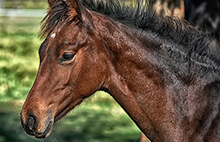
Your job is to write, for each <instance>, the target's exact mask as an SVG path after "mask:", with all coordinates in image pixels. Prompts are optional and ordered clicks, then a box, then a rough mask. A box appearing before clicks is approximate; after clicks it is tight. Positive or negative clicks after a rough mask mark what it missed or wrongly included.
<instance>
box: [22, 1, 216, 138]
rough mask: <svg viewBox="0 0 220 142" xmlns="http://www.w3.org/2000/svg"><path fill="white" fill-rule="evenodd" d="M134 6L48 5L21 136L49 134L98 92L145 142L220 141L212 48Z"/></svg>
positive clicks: (178, 24)
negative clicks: (117, 108) (110, 100)
mask: <svg viewBox="0 0 220 142" xmlns="http://www.w3.org/2000/svg"><path fill="white" fill-rule="evenodd" d="M141 2H142V1H140V2H139V4H137V5H136V6H133V7H132V6H126V5H124V4H121V3H119V1H118V0H106V1H102V0H99V1H97V0H80V1H79V0H48V3H49V10H48V13H47V15H46V16H45V18H44V24H43V26H42V32H41V35H42V37H45V40H44V41H43V43H42V44H41V46H40V48H39V58H40V65H39V69H38V73H37V76H36V80H35V82H34V84H33V86H32V88H31V90H30V92H29V94H28V96H27V98H26V101H25V102H24V104H23V107H22V111H21V124H22V126H23V128H24V130H25V131H26V133H27V134H29V135H32V136H34V137H36V138H45V137H47V136H49V135H50V133H51V131H52V128H53V126H54V124H55V123H56V122H57V121H58V120H60V119H61V118H62V117H64V116H65V115H66V114H67V113H68V112H69V111H70V110H72V109H73V108H74V107H75V106H77V105H80V103H81V102H82V101H83V100H84V99H86V98H88V97H90V96H91V95H92V94H94V93H95V92H96V91H97V90H103V91H105V92H108V93H109V94H110V95H111V96H112V97H113V98H114V99H115V100H116V102H117V103H119V104H120V106H121V107H122V108H123V109H124V110H125V112H126V113H127V114H128V115H129V116H130V118H131V119H132V120H133V121H134V123H136V125H137V126H138V127H139V128H140V130H141V131H142V132H143V133H144V134H145V135H146V136H147V137H148V138H149V139H150V140H151V141H157V142H159V141H168V142H182V141H184V142H185V141H199V142H201V141H206V142H208V141H210V142H218V141H220V111H219V109H220V94H219V93H220V51H219V49H220V48H219V46H218V44H217V43H215V40H214V39H213V38H212V37H210V36H209V35H207V34H205V33H203V32H202V31H199V30H196V29H195V28H194V27H192V26H191V25H190V24H189V23H188V22H186V21H181V20H179V19H177V18H174V17H162V16H158V15H156V14H155V12H153V11H152V10H150V8H146V7H145V6H143V5H141ZM146 5H147V4H146Z"/></svg>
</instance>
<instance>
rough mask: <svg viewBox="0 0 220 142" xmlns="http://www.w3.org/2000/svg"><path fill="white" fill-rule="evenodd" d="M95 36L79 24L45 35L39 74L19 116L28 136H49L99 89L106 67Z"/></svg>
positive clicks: (64, 25) (74, 23)
mask: <svg viewBox="0 0 220 142" xmlns="http://www.w3.org/2000/svg"><path fill="white" fill-rule="evenodd" d="M94 36H95V34H94V33H92V29H88V26H85V24H83V23H81V24H79V21H78V20H75V21H73V22H72V23H71V24H67V23H63V24H62V25H60V26H57V27H55V28H54V29H53V30H52V31H51V32H50V34H48V36H47V38H46V40H45V41H44V42H43V43H42V45H41V47H40V49H39V56H40V66H39V70H38V74H37V77H36V80H35V83H34V85H33V87H32V89H31V91H30V92H29V95H28V97H27V99H26V101H25V103H24V106H23V109H22V113H21V121H22V125H23V127H24V129H25V131H26V132H27V133H28V134H30V135H34V136H35V137H37V138H44V137H46V136H48V135H49V134H50V132H51V130H52V126H53V124H54V122H56V121H58V120H59V119H60V118H62V117H63V116H64V115H65V114H66V113H67V112H69V111H70V110H71V109H72V108H73V107H74V106H76V105H77V104H79V103H80V102H82V100H83V99H84V98H86V97H89V96H90V95H91V94H93V93H94V92H95V91H96V90H98V89H100V87H101V86H102V84H103V81H104V78H105V73H104V72H105V63H104V60H103V58H104V55H103V53H102V52H101V51H100V49H99V45H98V44H99V42H98V41H97V40H96V38H95V37H94Z"/></svg>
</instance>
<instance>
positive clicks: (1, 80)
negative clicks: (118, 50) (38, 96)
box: [0, 17, 140, 142]
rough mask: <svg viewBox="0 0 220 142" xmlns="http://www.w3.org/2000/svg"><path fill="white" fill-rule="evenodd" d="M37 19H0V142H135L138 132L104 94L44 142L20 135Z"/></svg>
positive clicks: (33, 63) (77, 111)
mask: <svg viewBox="0 0 220 142" xmlns="http://www.w3.org/2000/svg"><path fill="white" fill-rule="evenodd" d="M40 20H41V19H40V18H6V17H0V142H21V141H28V142H35V141H49V142H50V141H51V142H112V141H114V142H124V141H125V142H137V141H139V140H140V130H139V129H138V128H137V127H136V126H135V124H134V123H133V122H132V121H131V119H130V118H129V117H128V116H127V114H125V112H124V111H123V110H122V109H121V107H120V106H119V105H118V104H116V103H115V101H114V100H113V99H112V98H111V97H110V96H109V95H107V94H106V93H104V92H98V93H96V95H95V96H94V97H92V98H91V99H89V100H87V101H86V102H85V103H83V104H82V105H80V106H79V107H78V108H76V109H74V110H73V111H72V112H70V113H69V114H68V115H67V116H66V118H64V119H62V120H61V121H60V122H59V123H58V124H56V125H55V128H54V130H53V132H52V134H51V136H50V137H49V138H47V139H46V140H36V139H34V138H33V137H30V136H27V135H26V134H25V133H24V132H23V130H22V128H21V125H20V115H19V113H20V110H21V105H22V103H23V101H24V99H25V98H26V96H27V94H28V92H29V90H30V88H31V86H32V84H33V81H34V80H35V76H36V73H37V69H38V64H39V59H38V47H39V46H40V44H41V42H42V41H41V40H40V39H39V38H38V32H39V28H40Z"/></svg>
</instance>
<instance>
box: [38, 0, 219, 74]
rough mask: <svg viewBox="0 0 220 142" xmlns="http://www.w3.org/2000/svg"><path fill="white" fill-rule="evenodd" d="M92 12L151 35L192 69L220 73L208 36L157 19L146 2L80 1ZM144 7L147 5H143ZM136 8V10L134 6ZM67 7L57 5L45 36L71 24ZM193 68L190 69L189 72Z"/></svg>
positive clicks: (168, 19)
mask: <svg viewBox="0 0 220 142" xmlns="http://www.w3.org/2000/svg"><path fill="white" fill-rule="evenodd" d="M80 1H81V3H82V5H83V6H85V7H86V8H88V9H89V10H92V11H96V12H98V13H101V14H103V15H107V16H109V17H110V18H112V19H114V20H116V21H119V22H121V23H123V24H125V25H127V26H130V27H132V28H135V29H137V30H138V29H140V30H142V31H143V33H145V34H147V35H151V37H152V39H153V40H155V42H158V43H163V46H165V47H167V48H168V49H167V50H169V51H170V52H172V54H178V55H179V54H180V53H181V54H180V55H181V56H184V59H183V60H187V61H188V62H189V65H191V62H192V61H195V60H196V62H197V64H199V65H202V66H204V67H205V68H207V69H211V70H213V69H214V70H220V68H219V66H220V58H218V57H219V55H220V52H218V51H217V44H214V43H215V42H214V40H212V39H211V38H210V37H209V36H208V35H207V34H205V33H204V32H202V31H198V30H196V29H195V28H194V27H192V26H191V25H190V24H189V23H187V22H185V21H181V20H180V19H178V18H174V17H163V16H158V15H157V14H155V12H154V11H153V10H152V9H151V8H150V7H149V6H148V5H149V4H148V3H147V2H146V1H145V0H139V1H138V2H137V4H133V5H131V6H128V5H126V4H123V3H121V2H120V1H119V0H80ZM143 3H144V4H143ZM134 5H135V6H134ZM68 18H69V17H68V6H67V4H66V3H65V2H64V1H57V2H56V3H55V4H54V6H53V7H52V8H51V9H49V11H48V14H47V15H46V17H45V18H44V24H43V28H42V35H46V34H47V33H49V32H50V31H51V30H52V29H53V28H54V27H55V26H57V25H58V24H59V23H61V22H64V21H66V20H68ZM190 67H191V66H189V68H190Z"/></svg>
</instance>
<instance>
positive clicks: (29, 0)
mask: <svg viewBox="0 0 220 142" xmlns="http://www.w3.org/2000/svg"><path fill="white" fill-rule="evenodd" d="M4 8H15V9H16V8H25V9H46V8H47V0H5V1H4Z"/></svg>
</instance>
